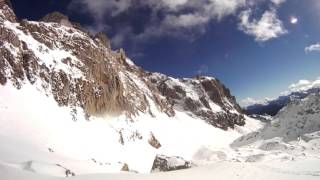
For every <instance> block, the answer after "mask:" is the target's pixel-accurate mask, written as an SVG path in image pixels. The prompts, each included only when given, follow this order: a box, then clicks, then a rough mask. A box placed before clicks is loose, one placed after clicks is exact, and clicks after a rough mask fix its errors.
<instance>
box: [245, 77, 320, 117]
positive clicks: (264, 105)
mask: <svg viewBox="0 0 320 180" xmlns="http://www.w3.org/2000/svg"><path fill="white" fill-rule="evenodd" d="M319 92H320V79H317V80H315V81H313V82H310V81H307V80H301V81H299V82H298V83H297V84H293V85H291V86H290V87H289V91H287V92H284V93H283V95H281V96H279V97H278V98H275V99H268V100H265V101H263V102H258V103H257V102H255V103H253V104H251V105H248V106H247V107H245V110H246V111H247V113H248V114H250V115H252V114H258V115H270V116H274V115H276V114H277V113H278V112H279V111H280V110H281V109H282V108H283V107H285V106H286V105H287V104H289V103H290V102H291V101H294V100H296V99H304V98H305V97H307V96H308V95H310V94H312V93H319Z"/></svg>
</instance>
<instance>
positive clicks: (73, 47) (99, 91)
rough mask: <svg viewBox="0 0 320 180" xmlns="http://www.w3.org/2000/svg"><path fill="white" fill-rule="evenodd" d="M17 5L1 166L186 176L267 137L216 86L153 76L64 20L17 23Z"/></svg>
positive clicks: (9, 28)
mask: <svg viewBox="0 0 320 180" xmlns="http://www.w3.org/2000/svg"><path fill="white" fill-rule="evenodd" d="M8 2H9V1H7V0H6V1H4V0H0V114H1V116H0V127H1V131H0V141H1V142H0V144H1V145H0V146H1V148H0V152H1V153H0V163H1V164H2V165H5V166H10V167H14V168H17V169H24V170H28V171H32V172H36V173H39V174H46V175H53V176H66V175H67V176H69V175H79V174H88V173H105V172H119V171H120V170H126V171H132V172H146V173H147V172H150V171H151V170H152V167H154V165H157V164H160V165H159V166H157V168H158V169H159V167H167V169H169V170H170V169H177V168H182V167H181V162H182V161H183V162H184V164H186V166H187V167H189V165H191V164H193V163H191V162H190V161H198V162H201V161H203V160H204V158H206V157H202V156H201V155H199V153H198V155H197V156H196V158H195V157H194V155H195V154H196V153H197V152H199V149H200V150H201V149H203V147H204V146H207V145H211V146H214V147H215V148H229V144H230V143H231V142H232V141H233V140H234V139H236V138H238V137H240V136H241V135H243V134H245V133H248V132H251V131H252V130H255V129H257V128H259V127H260V124H259V123H258V122H255V121H254V120H252V119H250V118H248V117H246V116H245V115H244V114H243V112H242V110H241V108H240V106H239V105H238V104H237V102H236V100H235V97H233V96H232V95H231V93H230V91H229V90H228V89H227V88H226V87H225V86H224V85H223V84H222V83H221V82H220V81H219V80H217V79H215V78H211V77H195V78H185V79H175V78H172V77H168V76H166V75H163V74H159V73H151V72H147V71H145V70H143V69H141V68H140V67H138V66H136V65H135V64H134V63H133V62H132V61H131V60H130V59H129V58H128V57H126V55H125V52H124V51H123V50H118V51H114V50H112V49H111V46H110V41H109V39H108V37H107V36H106V35H104V34H103V33H98V34H96V35H90V34H89V33H87V32H85V31H84V30H83V29H82V28H81V26H80V25H79V24H77V23H74V22H71V21H70V20H69V19H68V17H66V16H64V15H62V14H60V13H56V12H55V13H52V14H48V15H47V16H45V17H44V18H43V19H41V21H39V22H36V21H28V20H18V19H17V18H16V16H15V14H14V12H13V10H12V9H11V8H10V6H9V5H8ZM159 157H161V158H159ZM164 157H165V158H164ZM159 159H160V160H161V162H159V161H160V160H159ZM163 159H164V160H163ZM158 160H159V161H158ZM175 162H176V163H175ZM160 170H161V168H160Z"/></svg>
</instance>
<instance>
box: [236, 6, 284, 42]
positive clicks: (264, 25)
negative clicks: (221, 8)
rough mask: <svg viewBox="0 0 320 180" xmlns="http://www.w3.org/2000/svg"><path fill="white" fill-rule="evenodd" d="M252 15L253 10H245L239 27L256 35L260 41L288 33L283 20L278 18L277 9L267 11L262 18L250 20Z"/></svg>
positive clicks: (247, 32) (241, 15)
mask: <svg viewBox="0 0 320 180" xmlns="http://www.w3.org/2000/svg"><path fill="white" fill-rule="evenodd" d="M251 16H252V11H251V10H246V11H243V12H242V13H241V14H240V16H239V18H240V21H241V22H240V24H239V29H240V30H242V31H243V32H245V33H246V34H248V35H251V36H254V37H255V40H256V41H258V42H264V41H268V40H270V39H273V38H277V37H280V36H282V35H284V34H286V33H288V31H287V30H286V29H285V28H284V26H283V23H282V22H281V20H279V19H278V17H277V13H276V10H275V9H271V10H268V11H265V12H264V13H263V15H262V17H261V18H260V19H252V20H250V18H251Z"/></svg>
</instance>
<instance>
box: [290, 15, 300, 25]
mask: <svg viewBox="0 0 320 180" xmlns="http://www.w3.org/2000/svg"><path fill="white" fill-rule="evenodd" d="M298 21H299V20H298V18H297V17H295V16H291V17H290V23H291V24H297V23H298Z"/></svg>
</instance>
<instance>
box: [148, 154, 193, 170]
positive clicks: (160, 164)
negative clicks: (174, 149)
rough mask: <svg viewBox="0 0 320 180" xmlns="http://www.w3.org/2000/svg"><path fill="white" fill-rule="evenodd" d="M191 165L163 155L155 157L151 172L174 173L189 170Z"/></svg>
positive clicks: (181, 159) (180, 159)
mask: <svg viewBox="0 0 320 180" xmlns="http://www.w3.org/2000/svg"><path fill="white" fill-rule="evenodd" d="M191 165H192V163H191V162H190V161H186V160H184V159H183V158H181V157H177V156H175V157H168V156H164V155H157V157H156V159H155V160H154V162H153V166H152V171H153V172H159V171H162V172H165V171H175V170H181V169H188V168H190V167H191Z"/></svg>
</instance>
